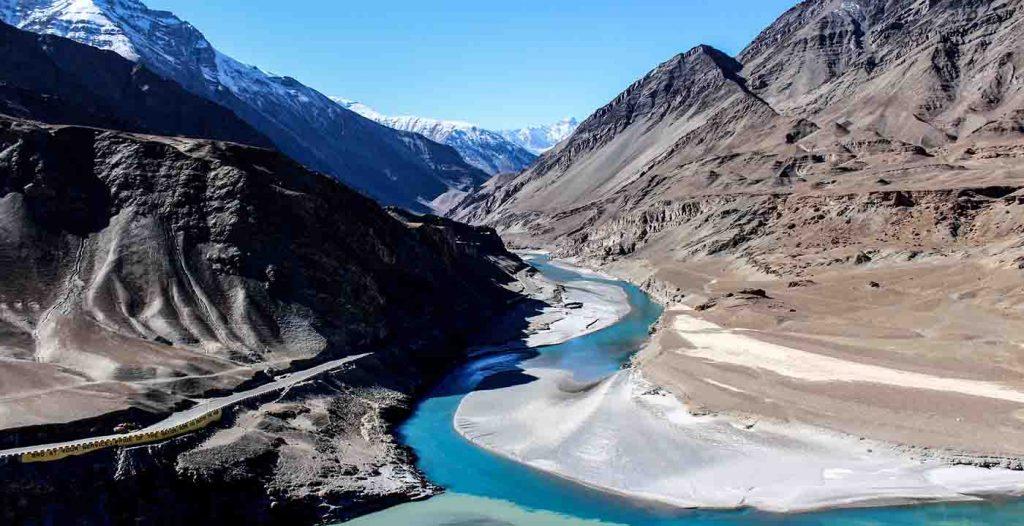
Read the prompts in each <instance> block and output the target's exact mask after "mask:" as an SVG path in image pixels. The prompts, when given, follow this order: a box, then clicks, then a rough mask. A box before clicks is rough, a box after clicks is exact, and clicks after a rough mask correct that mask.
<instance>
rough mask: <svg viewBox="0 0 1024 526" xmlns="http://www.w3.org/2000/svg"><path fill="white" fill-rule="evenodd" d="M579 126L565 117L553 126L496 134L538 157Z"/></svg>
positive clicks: (573, 119)
mask: <svg viewBox="0 0 1024 526" xmlns="http://www.w3.org/2000/svg"><path fill="white" fill-rule="evenodd" d="M579 125H580V123H579V122H578V121H577V120H576V119H575V118H573V117H566V118H564V119H562V120H560V121H558V122H556V123H554V124H548V125H543V126H529V127H526V128H519V129H514V130H502V131H500V132H498V133H500V134H501V135H502V136H503V137H505V138H506V139H508V140H510V141H512V142H514V143H516V144H518V145H520V146H522V147H523V148H526V149H527V150H529V151H531V152H533V153H535V154H537V155H540V154H542V153H544V152H546V151H548V150H550V149H551V148H554V147H555V145H556V144H558V143H560V142H562V141H563V140H565V138H567V137H568V136H570V135H572V132H574V131H576V128H577V127H578V126H579Z"/></svg>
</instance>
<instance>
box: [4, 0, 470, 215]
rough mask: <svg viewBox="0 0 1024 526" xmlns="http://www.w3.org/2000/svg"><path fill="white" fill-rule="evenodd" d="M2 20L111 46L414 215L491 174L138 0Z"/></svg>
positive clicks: (7, 10)
mask: <svg viewBox="0 0 1024 526" xmlns="http://www.w3.org/2000/svg"><path fill="white" fill-rule="evenodd" d="M0 20H2V21H4V22H7V23H9V24H12V25H14V26H17V27H19V28H22V29H26V30H29V31H33V32H37V33H46V34H54V35H58V36H63V37H67V38H70V39H72V40H76V41H78V42H81V43H84V44H88V45H91V46H95V47H98V48H101V49H108V50H112V51H114V52H116V53H118V54H120V55H121V56H123V57H125V58H127V59H129V60H132V61H135V62H138V63H140V64H144V65H145V66H146V67H148V68H149V69H151V70H152V71H154V72H156V73H157V74H159V75H161V76H163V77H165V78H167V79H170V80H173V81H175V82H177V83H178V84H180V85H182V86H184V87H185V89H187V90H189V91H191V92H192V93H194V94H196V95H199V96H201V97H203V98H206V99H208V100H210V101H213V102H216V103H218V104H220V105H222V106H225V107H227V108H229V109H231V110H232V111H234V112H235V113H236V114H237V115H238V116H239V117H240V118H241V119H243V120H244V121H246V122H247V123H249V124H250V125H251V126H252V127H253V128H255V129H256V130H258V131H259V132H260V133H262V134H264V135H265V136H267V137H269V138H270V140H272V141H273V143H274V144H275V145H276V146H277V148H279V149H280V150H281V151H282V152H284V153H285V154H287V155H289V156H291V157H292V158H294V159H296V160H298V161H299V162H301V163H303V164H305V165H306V166H308V167H310V168H312V169H315V170H318V171H321V172H324V173H327V174H329V175H332V176H333V177H335V178H337V179H338V180H340V181H342V182H345V183H346V184H349V185H351V186H352V187H355V188H357V189H359V190H361V191H363V192H365V193H367V194H369V195H371V196H372V197H374V198H376V199H378V200H379V201H381V202H384V203H387V204H394V205H400V206H404V207H407V208H410V209H414V210H420V211H425V210H428V209H429V202H430V201H432V200H433V199H435V198H436V197H438V196H439V195H441V194H443V193H445V192H448V191H449V190H452V189H456V190H467V189H468V188H470V187H472V186H474V185H476V184H478V183H480V182H483V181H484V180H486V179H487V174H485V173H483V172H481V171H480V170H477V169H476V168H474V167H472V166H470V165H468V164H466V163H465V162H464V161H463V160H462V158H461V157H460V156H459V155H458V154H457V153H456V152H455V151H454V150H453V149H451V148H449V147H447V146H443V145H440V144H437V143H435V142H433V141H430V140H427V139H425V138H424V137H423V136H421V135H418V134H412V133H403V132H397V131H394V130H391V129H389V128H387V127H385V126H381V125H379V124H377V123H375V122H372V121H370V120H368V119H365V118H363V117H361V116H359V115H357V114H355V113H353V112H350V111H348V110H346V109H344V108H341V107H340V106H338V105H337V104H335V103H334V102H332V101H331V100H330V99H328V98H327V97H325V96H324V95H322V94H320V93H319V92H317V91H316V90H313V89H311V88H309V87H307V86H305V85H303V84H302V83H300V82H298V81H297V80H295V79H292V78H290V77H282V76H275V75H271V74H268V73H265V72H263V71H261V70H259V69H258V68H255V67H253V66H248V65H245V64H242V63H240V62H238V61H236V60H234V59H232V58H231V57H228V56H226V55H224V54H222V53H220V52H219V51H217V50H216V49H215V48H214V47H213V46H212V45H211V44H210V42H209V41H208V40H206V38H205V37H204V36H203V35H202V33H200V32H199V31H198V30H197V29H196V28H194V27H193V26H191V25H190V24H188V23H187V22H184V21H182V20H180V19H178V18H177V17H176V16H174V14H172V13H169V12H165V11H156V10H151V9H149V8H147V7H146V6H145V5H143V4H142V3H141V2H139V1H137V0H81V1H74V2H69V1H66V0H4V1H3V2H0Z"/></svg>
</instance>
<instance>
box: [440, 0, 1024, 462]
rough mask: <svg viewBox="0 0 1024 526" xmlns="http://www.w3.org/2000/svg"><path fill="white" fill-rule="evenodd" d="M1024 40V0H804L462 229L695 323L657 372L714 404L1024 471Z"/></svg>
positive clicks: (670, 71)
mask: <svg viewBox="0 0 1024 526" xmlns="http://www.w3.org/2000/svg"><path fill="white" fill-rule="evenodd" d="M1022 24H1024V6H1022V3H1021V2H1019V1H1017V0H997V1H990V0H985V1H982V0H968V1H957V2H952V1H917V0H844V1H840V0H809V1H805V2H801V3H800V4H798V5H797V6H796V7H794V8H793V9H792V10H790V11H789V12H787V13H786V14H784V15H783V16H782V17H781V18H780V19H779V20H778V21H776V22H775V23H774V24H772V25H771V26H770V27H769V28H767V29H766V30H765V31H764V32H763V33H762V34H761V35H759V36H758V37H757V38H756V39H755V40H754V42H752V43H751V44H750V45H749V46H748V47H747V49H745V50H744V51H743V52H742V53H740V54H739V55H738V56H737V57H729V56H727V55H725V54H723V53H721V52H719V51H717V50H715V49H713V48H710V47H707V46H700V47H697V48H695V49H693V50H691V51H689V52H687V53H683V54H680V55H678V56H676V57H674V58H672V59H671V60H669V61H667V62H665V63H664V64H661V65H659V66H658V67H657V68H655V69H654V70H652V71H651V72H650V73H649V74H648V75H646V76H645V77H644V78H642V79H640V80H638V81H637V82H636V83H635V84H633V85H632V86H630V87H629V88H628V89H627V90H626V91H624V92H623V93H622V94H620V95H619V96H618V97H616V98H615V99H614V100H613V101H611V102H610V103H609V104H608V105H607V106H605V107H603V108H601V109H599V110H598V111H597V112H595V113H594V114H593V115H591V116H590V117H589V118H588V119H587V120H586V121H584V122H583V123H582V124H581V125H580V127H579V129H578V130H577V131H576V133H574V134H573V136H571V137H570V138H569V139H567V140H566V141H564V142H563V143H562V144H560V145H559V146H558V147H556V148H555V149H554V150H552V151H551V152H548V153H547V154H545V155H544V156H542V157H541V158H540V159H539V160H538V162H537V163H536V164H535V165H534V166H533V167H532V168H530V169H529V170H527V171H525V172H523V173H522V174H518V175H513V176H503V177H501V178H498V179H495V180H492V181H491V182H490V183H488V184H487V185H485V186H484V187H483V188H482V189H481V190H479V191H478V192H476V193H474V194H471V195H470V196H468V197H467V198H466V199H465V200H464V201H463V202H462V203H461V204H460V205H459V206H457V207H456V209H455V212H454V215H455V217H457V218H461V219H465V220H469V221H474V222H478V223H483V224H488V225H492V226H495V227H497V228H498V229H499V231H500V232H501V233H502V235H503V236H505V237H506V239H509V240H511V241H513V242H515V243H518V244H520V245H523V246H539V247H547V248H550V249H552V250H553V251H554V252H555V253H556V254H558V255H560V256H563V257H574V258H577V259H579V260H580V261H583V262H586V263H588V264H593V265H599V266H603V267H605V268H606V269H609V270H611V271H614V272H616V273H618V274H620V275H623V276H627V277H629V278H630V279H632V280H634V281H635V282H637V283H642V284H644V285H645V286H646V287H647V289H648V290H650V291H651V292H653V293H655V294H656V295H657V296H658V297H659V298H660V299H662V300H663V301H665V302H666V303H667V304H668V305H669V306H670V307H673V308H671V309H670V310H669V311H668V313H667V315H666V317H665V319H664V320H663V321H662V324H661V327H660V330H659V332H658V333H657V335H656V336H655V338H654V340H653V342H652V345H651V348H650V349H648V350H647V351H645V352H644V353H643V355H642V356H641V357H640V358H639V359H638V362H637V363H638V366H639V367H640V368H641V369H642V370H643V371H644V373H645V374H646V375H647V377H648V378H650V379H652V380H654V381H656V382H658V383H660V384H663V385H665V386H668V387H669V388H671V389H672V390H673V391H674V392H675V393H676V394H677V395H679V396H680V397H682V398H684V399H686V400H688V401H689V402H690V403H691V404H692V406H693V407H694V408H695V409H700V410H710V411H732V412H739V413H748V414H753V415H763V416H765V417H774V418H780V419H785V420H796V421H802V422H807V423H811V424H815V425H819V426H824V427H828V428H831V429H836V430H840V431H844V432H847V433H851V434H854V435H856V436H866V437H870V438H876V439H883V440H888V441H893V442H896V443H899V444H905V445H907V446H908V447H912V446H924V447H929V448H938V449H941V450H948V451H941V452H932V453H931V454H935V455H942V456H944V457H946V458H951V459H959V460H957V461H972V462H976V463H982V464H1006V465H1014V466H1016V465H1019V463H1017V462H1016V461H1015V460H1005V459H1001V458H993V459H986V458H981V459H979V457H986V456H988V455H991V456H995V457H1001V456H1008V457H1014V458H1019V457H1020V456H1021V455H1024V449H1022V448H1021V444H1024V419H1022V417H1021V415H1022V414H1024V413H1022V410H1024V403H1022V402H1021V399H1020V398H1019V396H1020V394H1019V393H1021V392H1024V323H1022V321H1024V320H1022V319H1024V270H1022V269H1024V190H1022V188H1024V164H1022V161H1024V133H1022V131H1024V90H1022V86H1024V76H1022V74H1021V68H1022V66H1024V63H1022V60H1024V25H1022ZM744 291H745V292H744ZM683 307H688V309H686V310H683ZM691 318H695V319H698V320H706V321H708V322H712V323H714V324H716V325H717V326H719V328H716V329H714V330H715V331H718V332H719V333H720V334H719V335H718V336H719V337H716V338H707V337H705V336H706V335H704V334H694V333H689V332H687V331H686V330H679V329H677V327H679V326H680V323H679V320H680V319H691ZM682 325H683V326H686V324H682ZM734 335H742V337H743V338H750V339H752V340H754V341H758V342H764V343H765V344H772V345H774V346H775V347H771V349H773V351H772V352H768V353H765V352H761V351H763V350H764V348H762V347H756V346H751V347H743V346H739V347H738V346H737V341H736V340H734V339H732V338H733V336H734ZM742 341H744V342H745V341H746V340H742ZM782 349H788V351H785V352H783V351H782ZM812 371H818V372H819V373H820V374H810V372H812ZM916 375H921V376H916ZM922 377H927V378H931V379H934V381H933V382H932V383H930V384H929V383H928V382H926V381H923V380H922ZM972 382H973V383H972ZM965 385H973V386H975V387H977V386H978V385H988V386H991V388H992V389H1001V390H1002V392H1004V393H1016V394H1012V395H1007V396H987V395H984V394H981V392H980V391H978V390H977V389H968V388H963V389H961V388H959V387H963V386H965ZM957 386H959V387H957ZM960 453H967V454H968V456H972V457H974V460H969V459H967V458H966V457H964V458H961V457H959V456H958V455H959V454H960Z"/></svg>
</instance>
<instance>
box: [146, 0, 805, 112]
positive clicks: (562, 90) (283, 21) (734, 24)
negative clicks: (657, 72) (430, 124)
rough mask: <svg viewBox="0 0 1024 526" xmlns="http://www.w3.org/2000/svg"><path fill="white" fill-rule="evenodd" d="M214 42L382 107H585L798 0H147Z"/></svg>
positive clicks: (742, 33) (738, 44) (746, 32)
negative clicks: (678, 56)
mask: <svg viewBox="0 0 1024 526" xmlns="http://www.w3.org/2000/svg"><path fill="white" fill-rule="evenodd" d="M144 1H146V3H147V5H149V6H150V7H152V8H158V9H167V10H170V11H173V12H175V13H176V14H177V15H178V16H180V17H181V18H183V19H185V20H188V21H189V22H191V23H192V24H193V25H195V26H196V27H198V28H199V29H200V30H201V31H203V33H205V34H206V36H207V38H209V39H210V41H211V42H213V44H214V45H215V46H216V47H217V48H218V49H220V50H221V51H223V52H225V53H227V54H229V55H231V56H233V57H235V58H237V59H239V60H241V61H243V62H246V63H250V64H254V65H257V66H260V67H261V68H263V69H265V70H269V71H272V72H274V73H278V74H283V75H289V76H292V77H295V78H297V79H299V80H300V81H302V82H303V83H305V84H307V85H309V86H312V87H314V88H316V89H318V90H320V91H321V92H323V93H325V94H327V95H338V96H342V97H347V98H350V99H356V100H360V101H362V102H364V103H366V104H368V105H370V106H373V107H375V108H377V109H378V110H380V111H382V112H384V113H390V114H414V115H421V116H427V117H438V118H446V119H460V120H466V121H471V122H475V123H478V124H480V125H482V126H485V127H489V128H509V127H519V126H524V125H528V124H544V123H547V122H551V121H554V120H558V119H559V118H561V117H565V116H575V117H578V118H580V119H582V118H584V117H586V116H587V115H588V114H589V113H590V112H592V111H593V110H594V109H596V108H598V107H600V106H602V105H603V104H605V103H606V102H608V101H609V100H611V99H612V98H613V97H614V96H615V95H616V94H618V93H619V92H620V91H622V90H623V89H624V88H625V87H626V86H628V85H629V84H630V83H631V82H633V81H634V80H635V79H637V78H638V77H640V76H641V75H643V74H644V73H646V72H647V71H648V70H650V69H651V68H653V67H654V66H655V65H657V64H658V63H660V62H662V61H664V60H666V59H668V58H670V57H671V56H673V55H674V54H676V53H679V52H683V51H686V50H687V49H690V48H691V47H693V46H694V45H696V44H701V43H704V44H710V45H713V46H715V47H717V48H719V49H722V50H723V51H725V52H727V53H730V54H736V53H737V52H739V51H740V50H741V49H743V46H745V45H746V44H747V43H748V42H749V41H750V40H751V39H752V38H753V37H754V36H756V35H757V33H758V32H759V31H760V30H761V29H762V28H763V27H765V26H766V25H768V24H769V23H771V22H772V21H773V20H774V19H775V18H776V17H777V16H778V15H779V14H781V13H782V12H784V11H785V10H786V9H787V8H789V7H790V6H792V5H793V4H795V3H796V0H674V1H673V0H618V1H608V0H573V1H565V0H515V1H497V2H495V1H487V0H475V1H465V0H433V1H431V0H416V1H413V0H378V1H375V2H366V1H358V2H356V1H346V0H289V1H282V0H216V1H210V0H148V1H147V0H144Z"/></svg>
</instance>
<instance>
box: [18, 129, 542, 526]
mask: <svg viewBox="0 0 1024 526" xmlns="http://www.w3.org/2000/svg"><path fill="white" fill-rule="evenodd" d="M0 152H2V153H0V268H3V269H4V273H3V274H4V275H3V279H2V280H0V354H2V357H3V359H4V363H5V366H4V367H3V368H2V370H0V376H2V380H0V385H2V386H3V387H2V388H0V390H2V393H3V394H2V402H0V405H2V407H0V427H2V428H3V429H2V430H0V437H2V441H3V443H4V444H5V445H7V446H10V445H14V444H26V443H29V442H30V441H32V440H39V439H41V438H46V439H47V440H52V439H54V437H57V436H60V437H63V438H71V437H73V436H74V435H75V434H76V433H81V434H87V433H89V432H92V431H95V430H96V429H102V430H103V431H105V432H108V433H109V432H110V431H111V429H109V428H105V427H104V426H111V425H113V424H112V421H111V420H110V418H108V417H109V416H110V415H117V416H118V417H119V418H118V419H116V420H119V421H120V423H122V424H124V423H125V422H124V420H129V421H130V420H133V419H135V420H136V421H137V422H139V421H143V422H144V421H146V420H145V419H147V418H151V417H154V416H159V415H162V414H166V413H168V412H170V411H172V410H174V409H175V408H177V407H180V406H184V405H188V404H190V403H192V402H191V400H193V399H195V398H197V397H203V396H209V395H211V394H216V393H224V392H227V391H230V390H232V389H236V388H238V387H239V386H240V385H242V384H243V383H247V384H252V383H254V382H261V381H265V379H266V377H267V374H274V373H275V372H280V371H283V370H286V369H288V368H289V367H291V366H294V365H296V364H299V363H303V364H309V363H315V362H317V361H321V360H327V359H330V358H336V357H341V356H347V355H351V354H354V353H358V352H373V353H374V355H373V357H372V358H370V359H367V360H366V361H365V362H361V363H360V365H358V366H357V367H356V369H355V370H350V371H342V372H337V373H333V374H331V375H328V376H326V377H324V378H322V379H320V380H317V381H316V382H314V383H313V384H309V385H304V386H303V387H302V388H293V389H290V390H289V391H288V392H287V393H285V394H283V395H281V394H278V395H275V396H276V397H277V398H275V399H274V400H256V401H253V402H251V403H249V409H248V410H240V411H239V412H238V413H237V414H236V416H235V417H233V418H234V420H233V421H232V425H233V427H231V428H230V429H225V430H223V434H221V433H220V432H217V433H216V434H214V436H213V437H211V438H210V440H209V441H206V442H202V443H201V444H200V443H198V442H195V441H194V439H193V438H186V439H183V440H180V441H176V442H175V443H174V444H171V445H168V446H166V447H155V448H141V449H140V450H137V451H135V452H132V453H123V452H121V453H109V454H107V453H103V454H97V455H95V456H94V455H87V456H85V457H82V458H80V459H75V460H72V461H69V462H67V463H58V464H54V465H52V466H57V467H55V468H54V467H52V466H44V465H35V466H33V465H28V464H25V465H20V464H19V465H14V466H7V467H5V468H3V469H4V470H5V480H6V481H8V482H9V484H6V485H5V488H6V489H5V490H4V491H0V500H2V501H3V505H2V506H0V507H2V508H3V509H4V512H3V513H4V514H5V518H6V520H8V521H9V522H10V521H13V522H14V523H24V524H31V523H37V522H38V523H44V522H48V521H57V522H64V521H77V520H85V521H87V522H97V523H104V522H107V523H124V522H129V521H132V520H136V519H138V518H140V517H142V518H147V522H150V521H149V520H148V519H152V522H156V523H161V522H163V523H180V522H183V521H184V520H185V518H187V519H188V520H206V519H203V518H202V517H203V514H205V513H209V514H210V517H222V518H225V520H232V519H238V520H242V519H245V520H247V521H249V522H254V523H268V522H275V521H277V522H284V521H285V520H286V518H288V520H292V517H298V518H299V519H298V520H301V521H310V522H313V521H323V520H328V519H332V518H334V519H336V518H339V517H345V516H349V515H350V514H352V513H355V512H356V511H358V510H360V509H365V508H374V507H379V506H381V505H383V504H385V503H388V502H394V501H396V500H402V499H408V498H410V497H412V496H415V495H418V494H424V493H425V492H429V491H431V489H430V487H429V486H428V485H427V484H426V483H425V482H424V481H422V480H421V479H420V478H419V476H418V475H417V474H416V473H415V471H414V470H413V469H412V467H411V465H410V459H409V457H408V455H407V454H406V453H405V452H404V451H402V450H401V449H399V448H398V447H397V446H396V445H395V444H394V442H393V439H392V438H391V437H390V435H389V430H390V425H391V424H392V423H393V422H394V419H395V418H397V416H399V415H401V414H402V411H403V410H404V408H406V407H407V406H408V403H409V401H410V396H411V395H412V394H414V393H416V392H418V390H420V389H422V388H423V387H424V385H425V383H427V382H429V381H430V379H431V378H433V377H434V376H435V375H436V374H438V373H439V372H440V371H443V370H444V369H445V368H446V367H447V366H449V365H450V364H452V363H453V362H454V361H455V360H457V359H458V358H459V357H460V353H461V350H462V349H463V348H464V345H465V341H466V340H467V339H468V338H469V337H470V336H472V334H473V333H474V331H475V330H476V329H477V328H478V327H480V326H482V325H484V324H485V322H486V320H488V319H489V316H491V315H493V314H494V313H496V312H498V311H500V310H501V309H502V308H504V306H505V305H507V304H508V303H509V302H512V301H515V300H516V299H517V298H519V296H518V294H517V293H516V286H517V283H516V281H515V277H514V276H515V274H516V273H517V272H519V271H521V270H523V269H524V268H525V267H524V265H523V264H522V262H521V261H519V260H518V258H516V257H515V256H513V255H511V254H509V253H508V252H506V251H505V249H504V246H503V244H502V242H501V240H500V239H499V238H498V237H497V235H496V234H495V232H494V231H493V230H491V229H489V228H483V227H468V226H465V225H460V224H457V223H454V222H452V221H449V220H444V219H441V218H434V217H419V216H414V215H410V214H408V213H399V212H398V211H395V212H393V213H388V212H387V211H385V210H383V209H381V208H380V207H379V206H378V205H376V204H375V203H374V202H372V201H371V200H369V199H368V198H366V197H363V196H362V195H360V194H358V193H356V192H354V191H352V190H349V189H347V188H345V187H343V186H341V185H339V184H338V183H337V182H335V181H333V180H331V179H329V178H327V177H325V176H322V175H320V174H316V173H313V172H310V171H307V170H306V169H304V168H302V167H301V166H300V165H298V164H296V163H294V162H293V161H291V160H289V159H288V158H286V157H284V156H282V155H280V154H278V153H276V152H273V151H270V150H265V149H259V148H252V147H246V146H241V145H237V144H231V143H224V142H210V141H204V140H195V139H185V138H166V137H156V136H141V135H132V134H128V133H123V132H115V131H106V130H101V129H94V128H80V127H71V126H45V125H40V124H37V123H32V122H27V121H21V120H15V119H11V118H2V119H0ZM440 297H443V298H446V300H445V301H444V302H443V304H442V303H439V302H438V301H437V298H440ZM275 400H276V402H275ZM268 401H270V402H275V403H274V404H271V405H266V402H268ZM129 423H130V422H129ZM58 424H59V425H58ZM40 426H45V427H42V428H41V427H40ZM40 429H45V430H47V431H48V432H46V433H40V432H38V431H39V430H40ZM52 431H60V433H57V434H53V433H51V432H52ZM53 469H56V470H57V471H53ZM47 473H49V474H47ZM70 474H76V475H73V476H72V475H70ZM83 478H88V479H89V480H92V481H93V483H94V484H95V485H93V486H90V488H91V489H92V490H95V491H91V490H86V489H85V488H81V487H78V488H73V487H72V486H73V485H75V484H79V482H76V481H80V480H82V479H83ZM149 484H152V485H154V486H147V485H149ZM146 487H159V488H160V490H159V491H157V490H155V489H154V490H153V492H151V493H147V492H146V491H143V490H144V488H146ZM212 487H217V488H218V489H217V491H216V492H212V491H207V490H204V488H212ZM221 488H223V489H221ZM204 493H210V494H208V495H207V496H206V497H203V498H198V497H196V495H200V494H204ZM212 493H216V495H213V494H212ZM56 494H64V495H76V496H74V497H62V498H61V499H60V500H61V502H62V504H61V506H56V507H54V506H50V505H49V504H48V503H52V502H53V500H52V499H53V498H54V497H53V496H54V495H56ZM186 497H187V498H197V499H198V500H196V501H195V502H196V503H198V504H199V505H198V507H196V508H194V509H192V511H191V512H186V511H184V510H183V509H182V508H186V507H188V506H185V505H184V504H182V503H183V502H186V500H185V499H186ZM204 499H205V500H204ZM204 503H205V504H204ZM222 505H223V506H228V505H230V506H231V509H230V511H229V510H227V509H224V508H221V506H222ZM277 506H280V510H289V511H287V512H284V511H282V512H281V513H278V512H274V511H273V509H275V508H276V507H277ZM173 509H177V510H178V511H173V512H172V511H170V510H173ZM218 509H222V510H223V511H217V510H218ZM179 511H180V512H181V513H180V514H179V513H178V512H179ZM189 513H192V514H191V515H189ZM182 514H183V515H182Z"/></svg>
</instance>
